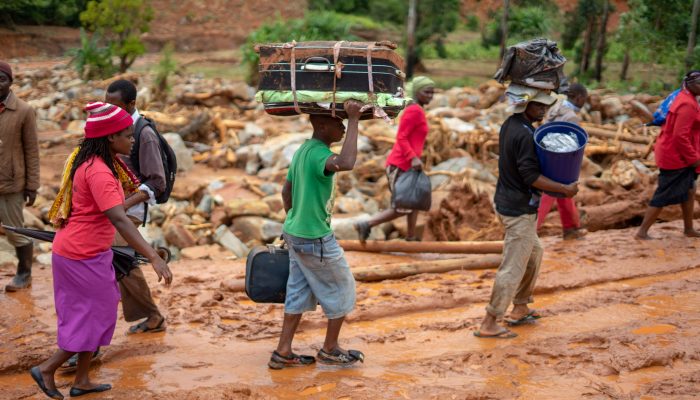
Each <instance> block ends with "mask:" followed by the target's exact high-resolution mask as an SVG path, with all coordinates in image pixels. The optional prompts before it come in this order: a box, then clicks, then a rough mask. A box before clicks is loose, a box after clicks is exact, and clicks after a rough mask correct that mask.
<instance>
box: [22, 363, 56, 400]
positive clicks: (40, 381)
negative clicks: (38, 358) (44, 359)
mask: <svg viewBox="0 0 700 400" xmlns="http://www.w3.org/2000/svg"><path fill="white" fill-rule="evenodd" d="M29 375H31V376H32V379H34V382H36V384H37V386H39V389H41V391H42V392H44V394H45V395H47V396H49V397H50V398H52V399H57V400H63V393H61V392H59V391H58V390H57V389H49V388H47V387H46V383H45V382H44V377H43V376H42V375H41V370H39V367H34V368H32V369H30V370H29Z"/></svg>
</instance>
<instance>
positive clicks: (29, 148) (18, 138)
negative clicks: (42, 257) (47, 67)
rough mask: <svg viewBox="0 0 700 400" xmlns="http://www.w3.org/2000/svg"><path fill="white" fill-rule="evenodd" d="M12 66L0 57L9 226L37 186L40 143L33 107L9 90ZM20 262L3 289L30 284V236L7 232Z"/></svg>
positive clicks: (0, 218)
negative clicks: (0, 59)
mask: <svg viewBox="0 0 700 400" xmlns="http://www.w3.org/2000/svg"><path fill="white" fill-rule="evenodd" d="M10 86H12V68H11V67H10V65H9V64H8V63H6V62H4V61H0V222H1V223H3V224H5V225H8V226H19V227H21V226H22V225H24V217H23V215H22V211H23V207H24V205H25V204H26V205H27V206H31V205H32V204H34V200H36V191H37V189H39V145H38V142H37V137H36V117H35V115H34V110H33V109H32V108H31V107H30V106H29V105H28V104H27V103H25V102H24V101H22V100H20V99H18V98H17V96H15V94H14V93H12V90H10ZM6 235H7V239H8V241H9V242H10V244H12V245H13V246H14V247H15V251H16V252H17V258H18V259H19V263H18V264H17V274H16V275H15V276H14V277H13V278H12V282H10V283H9V284H8V285H7V286H5V291H6V292H15V291H17V290H20V289H26V288H29V287H30V286H31V284H32V257H33V255H34V243H33V242H32V240H31V239H29V238H27V237H25V236H22V235H17V234H15V233H12V232H7V231H6Z"/></svg>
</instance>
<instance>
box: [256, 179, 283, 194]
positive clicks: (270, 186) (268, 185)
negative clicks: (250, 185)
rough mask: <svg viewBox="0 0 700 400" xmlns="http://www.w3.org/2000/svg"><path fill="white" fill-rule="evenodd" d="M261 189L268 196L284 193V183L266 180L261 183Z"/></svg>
mask: <svg viewBox="0 0 700 400" xmlns="http://www.w3.org/2000/svg"><path fill="white" fill-rule="evenodd" d="M260 190H262V191H263V193H265V194H266V195H268V196H271V195H276V194H278V193H282V185H280V184H279V183H275V182H265V183H263V184H261V185H260Z"/></svg>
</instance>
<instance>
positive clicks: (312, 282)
mask: <svg viewBox="0 0 700 400" xmlns="http://www.w3.org/2000/svg"><path fill="white" fill-rule="evenodd" d="M283 236H284V241H285V242H286V243H287V247H288V248H289V280H288V281H287V297H286V299H285V302H284V312H285V313H287V314H302V313H304V312H306V311H314V310H315V309H316V305H317V304H321V308H323V312H324V314H326V317H327V318H328V319H336V318H340V317H344V316H345V315H347V314H349V313H350V311H352V310H353V308H355V278H354V277H353V276H352V272H350V266H349V265H348V262H347V261H346V260H345V252H344V251H343V248H342V247H340V245H339V244H338V242H337V241H336V240H335V236H334V235H333V234H330V235H328V236H325V237H323V238H320V239H304V238H300V237H296V236H292V235H289V234H287V233H284V234H283Z"/></svg>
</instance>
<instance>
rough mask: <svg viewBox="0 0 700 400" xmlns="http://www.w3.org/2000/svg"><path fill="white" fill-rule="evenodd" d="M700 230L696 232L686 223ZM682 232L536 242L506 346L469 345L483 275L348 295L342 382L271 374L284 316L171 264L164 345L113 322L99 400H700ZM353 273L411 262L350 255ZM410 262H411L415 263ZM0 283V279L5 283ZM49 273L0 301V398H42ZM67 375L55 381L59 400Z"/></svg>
mask: <svg viewBox="0 0 700 400" xmlns="http://www.w3.org/2000/svg"><path fill="white" fill-rule="evenodd" d="M696 223H700V221H696ZM680 229H681V224H680V222H674V223H667V224H660V225H658V226H655V227H654V228H653V233H655V234H656V235H657V236H658V237H659V239H658V240H655V241H650V242H639V241H635V240H633V239H632V238H631V237H632V234H633V230H630V229H627V230H615V231H602V232H594V233H592V234H590V235H589V236H587V237H586V238H585V240H581V241H575V242H562V241H560V240H559V239H558V238H554V237H551V238H545V239H544V244H545V247H546V256H545V260H544V263H543V266H542V272H541V275H540V279H539V281H538V285H537V297H536V302H535V304H534V307H536V308H537V309H539V310H541V312H542V313H543V315H544V318H542V319H541V320H539V321H538V322H537V323H536V324H534V325H528V326H523V327H519V328H514V329H515V330H516V331H517V333H518V334H519V335H520V336H519V337H518V338H516V339H513V340H483V339H477V338H475V337H474V336H473V335H472V332H473V331H474V330H475V329H476V327H477V325H478V322H479V319H480V317H481V316H482V314H483V309H484V305H485V303H486V302H487V301H488V297H489V293H490V289H491V285H492V282H493V276H494V273H493V271H486V270H485V271H455V272H451V273H444V274H425V275H418V276H413V277H409V278H405V279H401V280H394V281H384V282H377V283H358V285H357V292H358V304H357V308H356V310H355V311H354V312H353V313H352V314H351V315H350V317H349V321H348V324H347V325H346V327H345V328H344V330H343V332H342V345H344V346H347V347H349V348H355V349H361V350H362V351H364V352H365V354H366V362H365V364H362V365H357V366H354V367H352V368H347V369H335V368H329V367H323V366H310V367H303V368H298V369H292V370H285V371H270V370H268V369H267V366H266V363H267V360H268V357H269V355H270V352H271V351H272V350H273V349H274V346H275V344H276V337H277V335H278V333H279V331H280V321H281V317H282V307H281V306H277V305H262V304H255V303H252V302H251V301H250V300H248V299H247V298H246V296H245V295H244V294H243V293H233V292H228V291H224V290H222V289H221V288H220V285H221V282H222V281H224V280H227V279H231V278H235V277H240V276H242V275H243V273H244V263H243V261H241V260H237V261H230V260H226V259H214V260H199V261H178V262H175V263H173V264H172V266H171V268H172V269H173V272H174V274H175V277H176V278H175V281H174V283H173V285H172V287H170V288H165V287H163V286H160V285H158V284H157V283H156V281H155V274H154V273H153V271H152V270H151V269H150V267H146V268H147V272H146V276H147V278H148V279H149V281H150V283H151V284H152V288H153V289H154V295H155V298H156V299H157V302H158V303H159V304H160V307H161V310H163V311H164V312H165V313H166V315H167V317H168V329H167V331H166V332H163V333H155V334H144V335H140V336H129V337H127V336H125V335H124V332H125V331H126V329H127V328H128V324H127V323H126V322H124V321H123V320H122V319H120V320H119V321H118V323H117V331H116V333H115V337H114V340H113V342H112V345H111V346H109V347H108V348H106V349H105V352H104V356H103V358H102V361H101V363H100V364H98V365H96V366H95V367H94V368H93V376H94V379H95V380H96V381H98V382H110V383H112V384H113V385H114V390H112V391H111V392H108V393H106V394H104V395H102V396H94V397H93V398H102V399H132V398H133V399H136V398H154V399H239V398H240V399H244V398H253V399H263V398H280V399H297V398H308V399H337V398H343V399H379V398H381V399H397V398H398V399H428V398H435V399H438V398H439V399H445V398H447V399H492V398H493V399H497V398H498V399H500V398H523V399H535V398H538V399H542V398H557V399H579V398H591V399H605V398H615V399H661V398H673V399H691V398H696V396H697V392H698V389H700V336H699V335H698V334H697V331H698V328H700V311H699V310H700V257H698V254H699V253H698V251H699V249H700V241H699V240H696V239H689V238H685V237H683V236H682V235H681V233H680ZM347 256H348V259H349V261H350V263H351V265H352V266H361V265H365V264H367V263H372V264H376V263H391V262H398V261H401V260H408V259H410V257H409V256H407V255H382V256H377V255H372V254H367V253H357V252H348V253H347ZM414 257H415V256H414ZM11 272H12V271H11V268H10V267H9V266H6V267H4V268H3V269H2V270H1V273H2V275H3V279H7V276H9V275H10V274H11ZM52 290H53V289H52V283H51V271H50V268H49V267H48V266H38V267H37V268H36V273H35V277H34V286H33V288H32V289H31V290H30V291H28V292H24V293H18V294H4V293H3V294H0V398H2V399H25V398H26V399H34V398H36V399H40V398H42V397H43V395H41V394H40V393H39V392H38V390H37V388H36V386H35V385H34V384H33V382H32V381H31V378H30V377H29V375H28V374H27V370H28V369H29V368H30V367H31V366H33V365H35V364H37V363H38V362H40V361H41V360H43V359H45V358H46V357H48V356H49V355H50V354H51V352H52V351H54V349H55V333H56V320H55V313H54V307H53V296H52ZM323 324H324V320H323V316H322V314H321V312H320V311H316V312H314V313H310V314H308V315H307V316H306V317H305V318H304V320H303V322H302V325H301V330H300V332H299V334H298V336H297V339H296V341H295V346H294V348H295V350H296V351H298V352H305V353H311V354H314V353H315V352H316V351H317V350H318V349H319V346H320V344H321V342H322V339H323V333H324V329H323ZM70 381H71V376H70V375H59V376H58V382H59V384H60V386H61V389H62V390H63V391H64V392H66V391H67V390H68V387H69V384H70Z"/></svg>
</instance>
